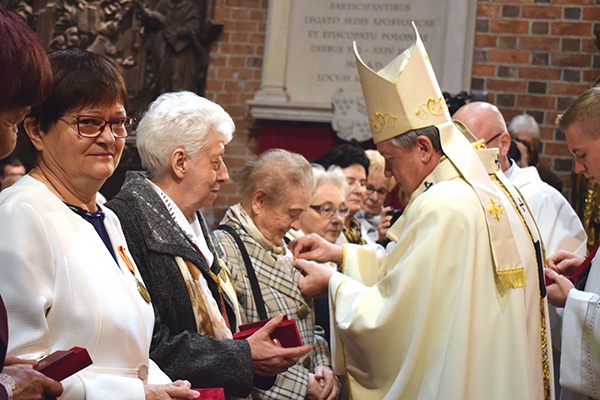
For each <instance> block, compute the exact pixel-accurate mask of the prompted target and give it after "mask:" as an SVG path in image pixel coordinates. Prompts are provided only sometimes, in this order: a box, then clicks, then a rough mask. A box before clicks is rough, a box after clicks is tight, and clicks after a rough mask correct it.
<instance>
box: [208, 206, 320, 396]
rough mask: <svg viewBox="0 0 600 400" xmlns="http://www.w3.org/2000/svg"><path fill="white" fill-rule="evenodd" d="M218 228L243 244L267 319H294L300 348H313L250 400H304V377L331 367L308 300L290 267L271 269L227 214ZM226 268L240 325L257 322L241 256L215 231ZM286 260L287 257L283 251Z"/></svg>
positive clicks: (231, 241)
mask: <svg viewBox="0 0 600 400" xmlns="http://www.w3.org/2000/svg"><path fill="white" fill-rule="evenodd" d="M221 224H224V225H230V226H231V227H233V228H234V229H235V230H236V232H237V233H238V234H239V236H240V239H241V240H242V242H243V243H244V245H245V247H246V250H247V252H248V255H249V257H250V260H251V261H252V264H253V267H254V271H255V273H256V277H257V279H258V285H259V287H260V291H261V293H262V296H263V299H264V302H265V308H266V311H267V317H269V318H271V317H274V316H276V315H278V314H279V313H282V314H285V315H287V316H288V317H289V318H294V319H295V320H296V322H297V324H298V330H299V332H300V337H301V338H302V341H303V342H304V344H310V345H312V346H313V348H312V350H311V351H310V352H309V353H308V355H306V356H305V357H304V358H302V359H300V360H299V361H298V363H296V364H295V365H293V366H292V367H290V368H289V369H288V370H287V371H286V372H283V373H281V374H279V375H278V376H277V379H276V381H275V384H274V385H273V387H272V388H271V389H269V390H267V391H264V390H261V389H256V388H255V389H254V391H253V392H252V397H253V398H254V399H255V400H257V399H304V398H305V396H306V391H307V384H308V374H309V373H311V372H313V371H314V367H316V366H320V365H325V366H331V359H330V354H329V349H328V347H327V344H326V341H325V339H324V338H323V337H322V336H321V335H322V329H321V328H320V327H317V330H318V331H319V333H320V334H321V335H317V334H315V323H314V309H313V303H312V300H310V299H306V298H304V297H303V296H302V294H301V293H300V290H299V289H298V285H297V280H298V271H297V270H296V269H294V268H293V267H292V265H291V263H290V270H289V271H283V270H280V269H278V268H276V266H275V262H274V258H273V257H272V256H271V254H270V253H269V252H268V251H267V250H265V249H264V247H262V246H261V245H260V244H259V243H258V242H257V241H256V240H255V239H254V238H253V237H252V236H250V234H249V233H248V232H247V231H246V230H245V227H244V226H242V224H241V223H240V222H239V221H238V220H237V219H236V218H235V216H234V215H233V214H232V213H231V209H229V210H228V211H227V213H226V214H225V217H224V218H223V220H222V221H221ZM215 236H216V237H217V238H218V240H219V244H220V245H221V247H222V249H223V251H224V253H225V259H226V261H227V263H228V265H231V267H232V268H231V275H232V277H233V280H234V282H235V285H236V291H237V292H238V300H239V302H240V307H241V314H242V320H244V319H245V321H243V322H254V321H258V320H259V316H258V312H257V310H256V305H255V303H254V298H253V297H252V290H251V287H250V281H249V280H248V277H247V273H246V268H245V266H244V262H243V260H242V256H241V253H240V251H239V248H238V246H237V244H236V243H235V241H234V239H233V238H232V237H231V236H230V235H229V233H227V232H225V231H219V230H216V231H215ZM286 252H287V253H288V255H289V256H291V253H290V252H289V250H287V249H286Z"/></svg>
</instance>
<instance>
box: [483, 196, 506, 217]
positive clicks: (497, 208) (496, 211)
mask: <svg viewBox="0 0 600 400" xmlns="http://www.w3.org/2000/svg"><path fill="white" fill-rule="evenodd" d="M487 210H488V211H489V213H490V214H492V215H493V216H494V219H495V220H496V221H500V217H501V216H502V213H504V207H502V206H501V205H500V204H498V203H496V202H495V201H494V199H490V200H489V202H488V207H487Z"/></svg>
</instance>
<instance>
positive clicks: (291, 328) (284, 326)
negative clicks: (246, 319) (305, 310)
mask: <svg viewBox="0 0 600 400" xmlns="http://www.w3.org/2000/svg"><path fill="white" fill-rule="evenodd" d="M269 321H270V318H269V319H263V320H260V321H256V322H251V323H249V324H243V325H240V331H239V332H236V333H234V334H233V338H234V339H246V338H247V337H248V336H250V335H252V334H253V333H254V332H256V331H257V330H259V329H260V328H262V327H263V325H265V324H266V323H267V322H269ZM271 339H277V340H278V341H279V343H281V345H282V346H283V347H296V346H302V339H301V338H300V332H298V325H296V320H294V319H288V318H287V316H285V315H284V317H283V321H281V323H280V324H279V326H277V328H275V330H274V331H273V333H271Z"/></svg>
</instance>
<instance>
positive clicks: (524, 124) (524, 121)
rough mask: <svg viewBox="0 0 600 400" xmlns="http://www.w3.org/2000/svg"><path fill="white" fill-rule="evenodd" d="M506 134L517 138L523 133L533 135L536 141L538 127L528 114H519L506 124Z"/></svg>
mask: <svg viewBox="0 0 600 400" xmlns="http://www.w3.org/2000/svg"><path fill="white" fill-rule="evenodd" d="M508 133H510V135H511V136H519V135H521V134H523V133H528V134H530V135H533V136H534V137H535V138H536V139H537V140H539V138H540V127H539V126H538V123H537V122H536V120H535V118H533V117H532V116H531V115H529V114H519V115H517V116H516V117H514V118H513V119H512V120H511V121H510V124H508Z"/></svg>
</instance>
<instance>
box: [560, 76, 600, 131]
mask: <svg viewBox="0 0 600 400" xmlns="http://www.w3.org/2000/svg"><path fill="white" fill-rule="evenodd" d="M598 115H600V87H593V88H591V89H588V90H587V91H585V92H584V93H583V94H582V95H580V96H579V97H578V98H577V99H576V100H575V102H574V103H573V104H571V105H570V106H569V108H567V110H566V111H565V112H564V114H562V115H559V116H558V118H557V119H556V122H557V123H558V127H559V128H560V129H561V130H562V131H565V130H566V129H567V128H568V127H569V126H570V125H571V124H573V123H575V122H577V123H579V124H580V128H581V130H582V132H583V133H585V134H586V135H588V136H590V137H592V138H598V137H600V128H599V126H600V118H599V117H598Z"/></svg>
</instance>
